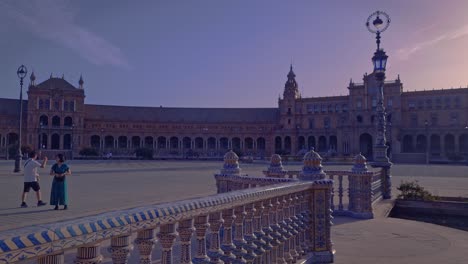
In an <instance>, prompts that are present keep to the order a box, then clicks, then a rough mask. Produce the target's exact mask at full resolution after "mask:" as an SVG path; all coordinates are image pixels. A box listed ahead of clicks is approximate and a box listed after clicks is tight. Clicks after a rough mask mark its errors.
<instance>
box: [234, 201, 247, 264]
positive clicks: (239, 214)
mask: <svg viewBox="0 0 468 264" xmlns="http://www.w3.org/2000/svg"><path fill="white" fill-rule="evenodd" d="M234 213H235V215H236V219H235V220H234V225H235V232H234V245H235V246H236V249H235V250H234V255H235V256H236V259H237V262H244V263H245V259H244V256H245V255H246V253H247V251H246V250H245V249H244V248H245V247H246V246H247V242H246V241H245V240H244V219H245V216H246V214H247V213H246V212H245V207H244V206H238V207H236V208H235V209H234Z"/></svg>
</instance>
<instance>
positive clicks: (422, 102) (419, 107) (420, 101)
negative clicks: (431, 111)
mask: <svg viewBox="0 0 468 264" xmlns="http://www.w3.org/2000/svg"><path fill="white" fill-rule="evenodd" d="M423 108H424V101H423V100H419V101H418V109H419V110H422V109H423Z"/></svg>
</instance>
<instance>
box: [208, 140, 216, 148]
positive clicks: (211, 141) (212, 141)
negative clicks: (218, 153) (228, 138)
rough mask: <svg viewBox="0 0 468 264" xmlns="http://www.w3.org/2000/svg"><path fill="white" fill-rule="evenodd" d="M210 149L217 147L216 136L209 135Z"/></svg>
mask: <svg viewBox="0 0 468 264" xmlns="http://www.w3.org/2000/svg"><path fill="white" fill-rule="evenodd" d="M206 143H207V145H208V149H216V138H214V137H209V138H208V140H207V142H206Z"/></svg>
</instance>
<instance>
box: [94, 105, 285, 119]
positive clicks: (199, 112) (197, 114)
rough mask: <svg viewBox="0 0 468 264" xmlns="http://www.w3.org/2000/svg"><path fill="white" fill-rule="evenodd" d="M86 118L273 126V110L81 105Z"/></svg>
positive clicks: (277, 112)
mask: <svg viewBox="0 0 468 264" xmlns="http://www.w3.org/2000/svg"><path fill="white" fill-rule="evenodd" d="M85 113H86V115H87V117H86V118H90V119H103V120H115V121H125V120H132V121H143V122H161V123H165V122H167V123H171V122H187V123H277V122H278V119H279V110H278V109H277V108H176V107H133V106H110V105H85Z"/></svg>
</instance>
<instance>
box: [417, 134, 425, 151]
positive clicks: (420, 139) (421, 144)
mask: <svg viewBox="0 0 468 264" xmlns="http://www.w3.org/2000/svg"><path fill="white" fill-rule="evenodd" d="M426 151H427V138H426V136H425V135H418V136H417V137H416V152H418V153H425V152H426Z"/></svg>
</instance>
